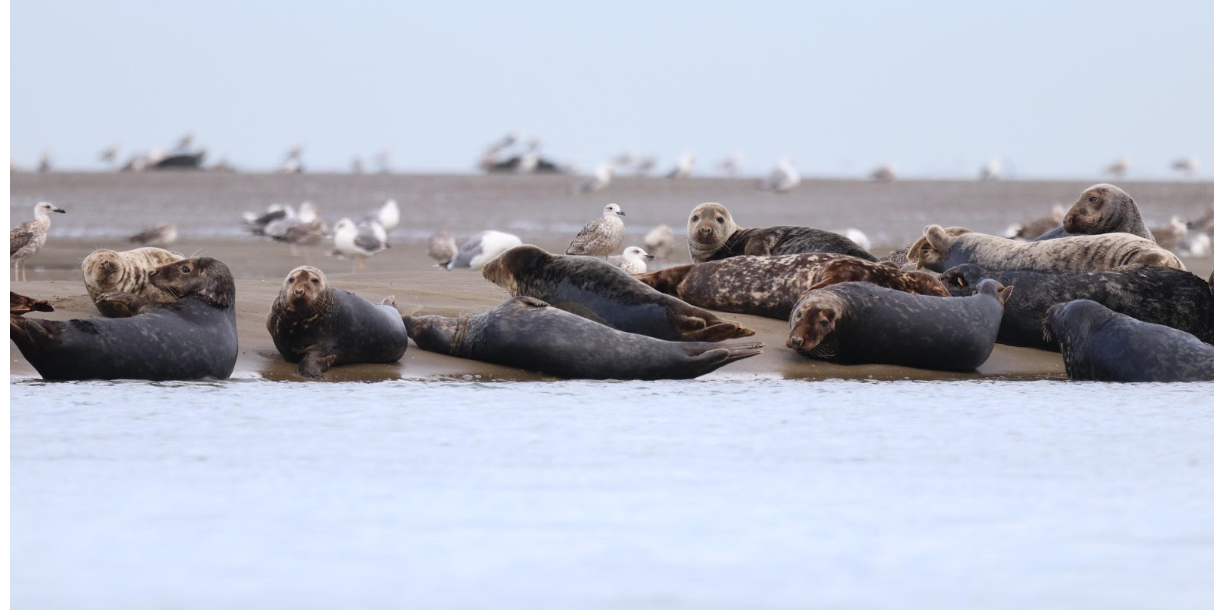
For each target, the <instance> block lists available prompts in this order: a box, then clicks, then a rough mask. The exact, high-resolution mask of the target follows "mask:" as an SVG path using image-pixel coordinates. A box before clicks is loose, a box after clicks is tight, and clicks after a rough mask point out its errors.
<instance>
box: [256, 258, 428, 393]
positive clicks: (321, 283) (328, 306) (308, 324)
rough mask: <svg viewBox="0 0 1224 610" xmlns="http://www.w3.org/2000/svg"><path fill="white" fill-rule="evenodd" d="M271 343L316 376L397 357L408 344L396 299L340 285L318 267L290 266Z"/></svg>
mask: <svg viewBox="0 0 1224 610" xmlns="http://www.w3.org/2000/svg"><path fill="white" fill-rule="evenodd" d="M266 326H267V328H268V333H269V334H271V335H272V343H274V344H275V345H276V349H277V351H279V352H280V353H281V356H284V357H285V360H288V361H289V362H295V363H297V365H298V367H297V374H298V375H301V376H303V377H310V378H314V379H318V378H321V377H323V373H325V372H327V369H329V368H331V367H332V366H339V365H342V364H358V363H371V364H382V363H388V362H395V361H397V360H399V359H400V357H401V356H403V355H404V350H406V349H408V335H407V334H405V331H404V322H403V319H402V317H401V316H400V314H399V312H398V311H396V309H395V299H394V298H392V297H387V298H386V299H385V300H383V302H382V304H381V305H375V304H374V303H371V302H370V301H367V300H366V299H364V298H362V297H360V296H358V295H356V294H353V293H352V292H349V291H347V290H342V289H340V288H332V287H331V286H329V285H328V283H327V276H325V275H323V272H322V271H319V270H318V269H316V268H314V267H307V266H302V267H298V268H296V269H294V270H293V271H290V272H289V277H288V278H287V279H286V280H285V282H284V283H283V284H281V290H280V294H278V295H277V296H276V300H275V301H273V302H272V311H271V312H269V313H268V318H267V321H266Z"/></svg>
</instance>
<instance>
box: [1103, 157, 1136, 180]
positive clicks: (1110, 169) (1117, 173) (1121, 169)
mask: <svg viewBox="0 0 1224 610" xmlns="http://www.w3.org/2000/svg"><path fill="white" fill-rule="evenodd" d="M1128 171H1130V159H1127V158H1126V157H1122V158H1121V159H1118V160H1117V161H1114V162H1113V163H1110V164H1109V165H1108V166H1107V167H1106V168H1105V173H1107V174H1113V175H1114V177H1117V178H1124V177H1125V176H1126V172H1128Z"/></svg>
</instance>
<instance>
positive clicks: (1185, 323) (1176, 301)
mask: <svg viewBox="0 0 1224 610" xmlns="http://www.w3.org/2000/svg"><path fill="white" fill-rule="evenodd" d="M988 278H989V279H993V280H996V281H998V282H999V283H1000V284H1004V285H1007V286H1011V287H1012V288H1013V289H1014V292H1013V294H1012V297H1011V299H1010V300H1009V301H1008V302H1007V309H1005V310H1004V311H1003V322H1002V324H1001V325H1000V326H999V338H998V342H999V343H1003V344H1006V345H1017V346H1020V347H1036V348H1040V349H1046V350H1050V351H1055V352H1056V351H1058V344H1057V343H1054V342H1053V341H1050V340H1047V339H1046V338H1045V337H1044V336H1043V333H1042V330H1041V328H1042V321H1043V320H1044V319H1045V315H1046V312H1047V311H1048V310H1049V309H1050V307H1051V306H1053V305H1056V304H1058V303H1065V302H1067V301H1074V300H1077V299H1087V300H1090V301H1096V302H1098V303H1100V304H1102V305H1104V306H1105V307H1107V308H1109V309H1111V310H1113V311H1116V312H1118V313H1121V314H1123V315H1127V316H1130V317H1132V318H1135V319H1137V320H1140V321H1143V322H1151V323H1153V324H1163V325H1165V326H1169V327H1172V328H1176V329H1178V330H1182V331H1186V332H1188V333H1190V334H1192V335H1194V336H1195V337H1198V338H1199V339H1200V340H1202V341H1205V342H1207V343H1215V316H1214V312H1213V310H1212V307H1213V295H1212V292H1211V286H1210V285H1209V284H1208V283H1207V282H1206V281H1205V280H1203V279H1202V278H1200V277H1198V276H1196V275H1194V274H1193V273H1188V272H1185V271H1178V270H1177V269H1171V268H1169V267H1151V266H1142V265H1134V266H1130V267H1121V268H1118V269H1110V270H1107V271H1080V272H1071V273H1052V272H1043V271H987V270H985V269H982V268H981V267H979V266H977V265H957V266H956V267H953V268H951V269H949V270H947V271H946V272H944V274H943V275H941V276H940V281H942V282H943V283H944V284H945V285H946V286H947V287H948V292H951V293H952V294H953V295H955V296H966V295H968V294H972V293H973V292H974V291H975V289H974V288H973V287H974V286H977V284H978V283H980V282H981V281H982V280H984V279H988Z"/></svg>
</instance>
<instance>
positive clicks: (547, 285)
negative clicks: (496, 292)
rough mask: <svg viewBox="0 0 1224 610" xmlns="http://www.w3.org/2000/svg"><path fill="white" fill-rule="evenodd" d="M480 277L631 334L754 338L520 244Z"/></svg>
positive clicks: (591, 263) (639, 287)
mask: <svg viewBox="0 0 1224 610" xmlns="http://www.w3.org/2000/svg"><path fill="white" fill-rule="evenodd" d="M483 273H484V277H485V279H487V280H489V281H491V282H493V283H494V284H497V285H498V286H501V287H502V288H505V289H506V290H507V291H508V292H509V293H510V296H528V297H534V298H537V299H540V300H542V301H544V302H546V303H548V304H549V305H552V306H553V307H556V308H558V309H562V310H565V311H568V312H570V313H573V314H576V315H579V316H582V317H584V318H587V319H589V320H594V321H596V322H599V323H600V324H604V325H606V326H610V327H612V328H615V329H617V330H622V331H625V332H629V333H634V334H638V335H646V336H648V337H654V338H656V339H663V340H665V341H723V340H725V339H734V338H736V337H747V336H750V335H753V334H755V333H754V331H753V330H752V329H749V328H745V327H744V326H742V325H740V324H739V323H737V322H728V321H725V320H721V319H719V318H718V317H717V316H715V315H714V314H712V313H710V312H708V311H704V310H701V309H698V308H696V307H693V306H692V305H689V304H688V303H685V302H684V301H681V300H680V299H677V298H676V297H672V296H668V295H666V294H663V293H661V292H659V291H657V290H654V289H652V288H650V287H649V286H647V285H645V284H643V283H641V282H639V281H637V280H636V279H634V277H633V276H631V275H629V274H628V273H625V272H624V271H622V270H620V269H618V268H616V266H614V265H612V264H610V263H607V262H605V261H602V260H599V259H596V258H592V257H589V256H557V255H553V254H549V253H548V252H545V251H544V250H542V249H540V248H537V247H535V246H530V245H528V246H519V247H517V248H511V249H510V250H507V251H506V252H504V253H502V255H501V256H499V257H497V258H496V259H494V260H492V261H489V263H487V264H486V265H485V267H484V271H483Z"/></svg>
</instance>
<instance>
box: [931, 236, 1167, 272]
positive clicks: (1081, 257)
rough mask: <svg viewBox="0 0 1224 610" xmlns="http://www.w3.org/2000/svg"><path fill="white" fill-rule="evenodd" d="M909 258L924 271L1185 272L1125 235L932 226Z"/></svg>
mask: <svg viewBox="0 0 1224 610" xmlns="http://www.w3.org/2000/svg"><path fill="white" fill-rule="evenodd" d="M908 258H909V260H911V261H914V262H916V263H917V264H918V268H920V269H930V270H932V271H937V272H940V273H942V272H944V271H947V270H948V269H950V268H952V267H955V266H956V265H962V264H965V263H972V264H975V265H979V266H981V267H984V268H987V269H1000V270H1020V271H1095V270H1102V269H1112V268H1114V267H1123V266H1126V265H1135V264H1138V265H1159V266H1163V267H1172V268H1174V269H1180V270H1182V271H1185V270H1186V266H1185V265H1184V264H1183V263H1182V262H1181V259H1179V258H1177V256H1176V255H1174V254H1173V253H1172V252H1169V251H1168V250H1165V249H1164V248H1161V247H1160V246H1158V245H1156V243H1155V242H1153V241H1151V240H1148V239H1144V238H1142V237H1136V236H1134V235H1128V234H1125V233H1108V234H1105V235H1075V236H1071V237H1064V238H1061V239H1050V240H1046V241H1035V242H1017V241H1012V240H1010V239H1007V238H1005V237H998V236H995V235H986V234H984V233H973V232H969V231H968V230H967V229H959V228H958V229H944V228H943V227H941V226H939V225H930V226H928V227H927V228H926V229H925V230H924V231H923V236H922V237H921V238H919V239H918V240H917V241H915V242H914V244H913V245H912V246H911V247H910V251H909V253H908Z"/></svg>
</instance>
